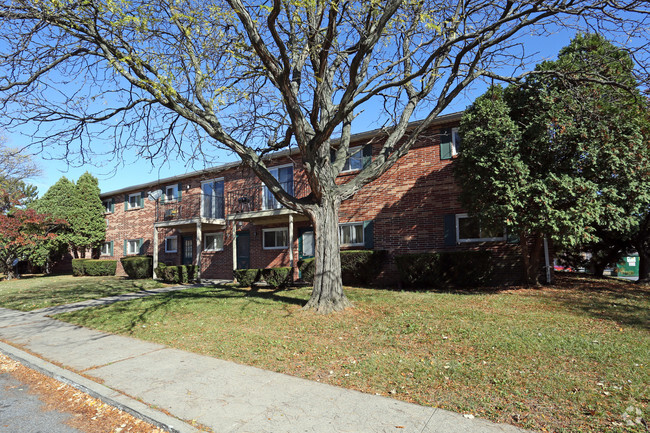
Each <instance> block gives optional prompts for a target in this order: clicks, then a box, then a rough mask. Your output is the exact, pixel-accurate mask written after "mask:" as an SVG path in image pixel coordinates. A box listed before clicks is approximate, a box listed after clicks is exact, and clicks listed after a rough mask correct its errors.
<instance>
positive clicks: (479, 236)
mask: <svg viewBox="0 0 650 433" xmlns="http://www.w3.org/2000/svg"><path fill="white" fill-rule="evenodd" d="M505 239H506V236H505V231H504V229H503V228H490V227H486V226H485V225H482V224H481V222H480V221H479V219H478V218H475V217H470V216H468V215H467V214H457V215H456V241H457V242H459V243H460V242H490V241H503V240H505Z"/></svg>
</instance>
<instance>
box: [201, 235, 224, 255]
mask: <svg viewBox="0 0 650 433" xmlns="http://www.w3.org/2000/svg"><path fill="white" fill-rule="evenodd" d="M203 249H204V250H205V251H223V232H220V233H206V234H205V235H203Z"/></svg>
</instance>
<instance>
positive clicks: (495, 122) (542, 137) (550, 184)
mask: <svg viewBox="0 0 650 433" xmlns="http://www.w3.org/2000/svg"><path fill="white" fill-rule="evenodd" d="M636 87H637V83H636V81H635V79H634V76H633V75H632V61H631V60H630V58H629V55H628V54H627V53H626V52H625V51H623V50H621V49H619V48H617V47H615V46H614V45H612V44H611V43H610V42H608V41H606V40H605V39H604V38H602V37H601V36H598V35H578V36H577V37H576V38H575V39H574V40H573V41H572V42H571V44H570V45H569V46H568V47H565V48H564V49H562V50H561V52H560V55H559V57H558V60H557V61H555V62H545V63H542V64H541V65H539V66H538V67H537V68H536V70H535V72H534V73H533V74H531V75H530V76H529V78H528V79H527V80H526V81H525V82H524V83H522V84H520V85H513V86H510V87H508V88H507V89H505V91H504V90H501V89H500V88H498V87H496V88H491V89H490V90H489V91H488V92H487V93H486V94H485V95H483V96H481V97H480V98H479V99H477V101H476V102H475V103H474V104H473V105H472V106H471V107H470V108H469V109H468V110H467V113H466V114H465V116H464V117H463V120H462V122H461V127H460V132H461V134H463V136H464V140H463V150H462V152H461V154H460V157H459V159H458V161H457V164H456V165H455V173H456V175H457V178H458V180H459V182H460V183H461V185H462V188H463V193H462V200H463V202H464V204H465V206H466V207H467V208H468V209H469V210H470V212H472V213H474V214H476V215H477V216H479V217H480V219H481V220H482V221H490V222H492V223H495V224H500V223H503V222H505V224H506V225H507V226H508V228H509V230H510V231H513V232H516V233H518V234H519V235H520V244H521V247H522V256H523V260H524V264H525V270H526V275H525V277H526V280H527V281H528V282H529V283H536V282H537V276H538V275H539V273H538V271H539V268H540V258H541V246H542V241H543V237H544V236H548V237H549V238H550V239H551V240H552V241H553V242H554V243H555V244H556V246H558V247H559V246H563V245H565V246H569V247H572V246H578V245H582V244H585V243H589V242H594V241H597V240H598V236H597V233H598V231H599V230H602V229H603V228H604V227H606V228H607V229H608V230H611V231H613V232H618V233H629V232H631V231H634V230H635V227H638V224H639V217H638V215H639V214H640V212H641V209H642V208H643V206H646V207H647V204H648V203H650V198H649V197H650V191H649V187H650V185H648V182H647V179H648V174H649V173H650V148H649V147H648V145H647V143H648V142H647V137H644V133H643V131H644V122H645V117H646V115H645V113H646V112H647V106H646V104H645V103H644V100H643V98H641V96H640V94H639V92H638V90H636Z"/></svg>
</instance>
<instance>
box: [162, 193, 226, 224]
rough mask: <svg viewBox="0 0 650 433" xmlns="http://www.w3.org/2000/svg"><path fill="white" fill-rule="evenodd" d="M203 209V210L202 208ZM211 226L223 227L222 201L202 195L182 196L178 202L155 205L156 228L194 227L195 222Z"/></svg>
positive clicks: (171, 201)
mask: <svg viewBox="0 0 650 433" xmlns="http://www.w3.org/2000/svg"><path fill="white" fill-rule="evenodd" d="M202 207H203V208H202ZM199 221H200V222H202V223H204V224H211V225H225V219H224V199H223V197H217V196H206V195H204V194H201V193H199V194H182V196H181V198H180V200H179V199H175V200H169V201H163V199H160V200H158V202H157V203H156V220H155V224H154V225H155V226H156V227H171V226H180V227H179V228H180V229H182V228H183V226H191V227H195V225H196V223H197V222H199Z"/></svg>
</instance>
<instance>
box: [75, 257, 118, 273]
mask: <svg viewBox="0 0 650 433" xmlns="http://www.w3.org/2000/svg"><path fill="white" fill-rule="evenodd" d="M116 269H117V260H85V261H84V262H83V271H84V275H90V276H95V277H99V276H109V275H115V270H116Z"/></svg>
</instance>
